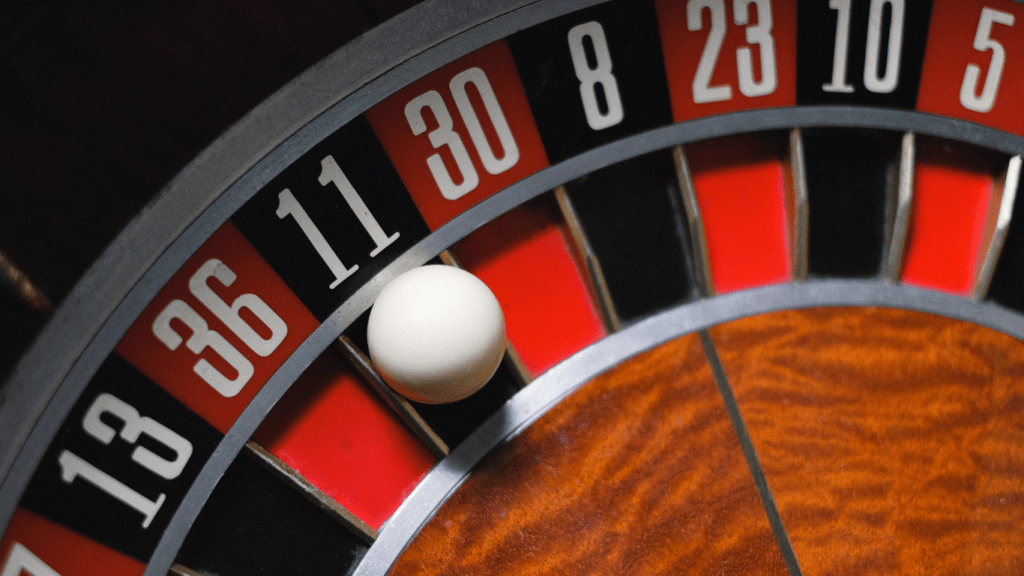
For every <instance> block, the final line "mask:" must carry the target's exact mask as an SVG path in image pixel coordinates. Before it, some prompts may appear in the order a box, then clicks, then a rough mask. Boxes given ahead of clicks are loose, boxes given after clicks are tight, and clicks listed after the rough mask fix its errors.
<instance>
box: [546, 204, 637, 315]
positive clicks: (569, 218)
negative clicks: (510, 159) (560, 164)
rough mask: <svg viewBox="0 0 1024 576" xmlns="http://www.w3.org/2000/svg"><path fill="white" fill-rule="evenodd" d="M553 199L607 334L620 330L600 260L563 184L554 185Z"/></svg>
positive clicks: (616, 312)
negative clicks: (560, 213)
mask: <svg viewBox="0 0 1024 576" xmlns="http://www.w3.org/2000/svg"><path fill="white" fill-rule="evenodd" d="M554 194H555V201H556V202H558V208H559V210H560V211H561V212H562V218H563V219H564V220H565V224H566V226H567V227H568V228H569V235H570V236H571V237H572V241H573V244H575V247H576V252H577V253H579V255H580V256H579V257H580V260H582V261H583V271H584V273H585V274H586V275H587V280H588V281H589V283H590V286H591V290H593V292H594V296H593V298H594V299H595V300H596V301H597V308H598V310H600V312H601V322H602V323H603V324H604V329H605V331H606V332H608V333H609V334H611V333H613V332H618V331H619V330H622V322H621V321H620V320H619V313H618V311H616V310H615V302H613V301H612V294H611V291H609V290H608V282H607V281H606V280H605V278H604V270H602V269H601V261H600V259H598V257H597V254H596V253H595V252H594V249H593V248H592V247H591V246H590V240H588V239H587V232H586V230H584V229H583V223H582V222H580V217H579V216H578V215H577V214H576V207H575V206H573V205H572V199H570V198H569V193H568V192H566V190H565V186H556V187H555V192H554Z"/></svg>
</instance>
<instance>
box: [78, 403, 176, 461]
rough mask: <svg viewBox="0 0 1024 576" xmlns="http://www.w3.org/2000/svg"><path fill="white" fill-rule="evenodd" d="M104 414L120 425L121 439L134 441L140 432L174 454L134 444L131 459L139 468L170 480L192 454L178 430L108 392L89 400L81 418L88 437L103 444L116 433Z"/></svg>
mask: <svg viewBox="0 0 1024 576" xmlns="http://www.w3.org/2000/svg"><path fill="white" fill-rule="evenodd" d="M104 414H110V415H111V416H115V417H116V418H117V419H119V420H120V421H121V422H124V427H123V428H121V438H122V439H123V440H126V441H127V442H130V443H132V444H135V443H136V442H138V441H139V437H140V436H141V435H143V434H145V435H146V436H149V437H150V438H152V439H153V440H156V441H157V442H160V443H161V444H163V445H164V446H166V447H167V448H169V449H170V450H171V452H173V453H174V460H167V459H165V458H161V457H159V456H157V455H156V454H154V453H153V452H151V451H150V450H149V449H148V448H146V447H144V446H136V447H135V451H134V452H132V460H134V461H135V462H136V463H137V464H139V465H140V466H142V467H143V468H145V469H147V470H149V471H150V472H153V473H154V474H157V475H159V476H162V477H163V478H166V479H168V480H174V479H175V478H177V477H178V476H179V475H181V471H182V470H184V469H185V464H187V463H188V459H189V458H191V457H192V443H191V442H189V441H188V440H186V439H184V438H182V437H181V435H179V434H178V433H176V432H174V431H173V430H171V429H170V428H168V427H166V426H164V425H163V424H161V423H159V422H157V421H156V420H153V419H152V418H150V417H148V416H146V417H143V416H142V415H141V414H139V411H138V410H136V409H135V408H133V407H131V406H130V405H128V404H127V403H126V402H124V401H123V400H121V399H120V398H118V397H116V396H113V395H111V394H100V395H99V397H97V398H96V400H95V401H94V402H93V403H92V406H91V407H90V408H89V411H88V412H86V413H85V417H84V418H83V419H82V428H84V429H85V431H86V432H88V433H89V435H90V436H92V437H93V438H95V439H97V440H99V441H100V442H102V443H104V444H110V443H111V442H112V441H113V440H114V436H115V435H117V432H116V431H115V430H114V429H113V428H111V427H110V426H108V425H107V424H105V423H104V422H103V421H102V420H101V419H100V417H101V416H103V415H104Z"/></svg>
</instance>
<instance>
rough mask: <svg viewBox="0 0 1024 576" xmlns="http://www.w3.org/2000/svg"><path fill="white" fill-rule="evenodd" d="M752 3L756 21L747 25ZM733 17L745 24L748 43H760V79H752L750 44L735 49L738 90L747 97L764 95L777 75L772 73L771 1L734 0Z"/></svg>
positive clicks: (740, 23)
mask: <svg viewBox="0 0 1024 576" xmlns="http://www.w3.org/2000/svg"><path fill="white" fill-rule="evenodd" d="M751 4H753V5H754V7H755V8H756V9H757V25H756V26H747V23H748V22H749V18H750V15H749V13H748V10H749V9H750V5H751ZM733 20H735V22H736V24H738V25H740V26H747V43H748V44H757V45H758V46H759V47H760V51H761V54H760V59H761V81H760V82H757V81H755V80H754V64H753V56H752V55H751V53H750V48H747V47H746V46H743V47H741V48H738V49H737V50H736V66H737V68H738V71H739V83H740V92H742V93H743V95H744V96H747V97H748V98H753V97H755V96H767V95H768V94H771V93H772V92H775V88H776V86H777V85H778V77H777V75H776V73H775V39H774V38H772V5H771V2H770V0H735V1H734V2H733Z"/></svg>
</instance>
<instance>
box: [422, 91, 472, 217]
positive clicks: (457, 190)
mask: <svg viewBox="0 0 1024 576" xmlns="http://www.w3.org/2000/svg"><path fill="white" fill-rule="evenodd" d="M424 108H429V109H430V111H431V113H433V114H434V118H435V119H437V124H438V126H437V128H436V129H434V131H433V132H431V133H430V143H431V144H433V146H434V148H435V149H437V148H440V147H442V146H447V147H448V150H449V151H450V152H451V153H452V156H454V157H455V165H456V166H458V168H459V172H460V173H461V175H462V182H461V183H459V184H456V183H455V181H454V180H453V179H452V176H451V174H449V173H448V169H447V168H445V167H444V160H442V159H441V155H440V154H434V155H432V156H430V157H429V158H427V166H429V167H430V173H431V174H432V175H433V176H434V181H435V182H437V187H438V188H440V189H441V195H442V196H444V197H445V198H447V199H449V200H456V199H458V198H461V197H463V196H465V195H466V194H469V192H470V191H471V190H473V189H474V188H476V186H477V184H479V183H480V177H479V176H478V175H477V173H476V168H473V160H472V159H470V157H469V152H468V151H466V145H465V144H463V143H462V138H459V135H458V134H456V133H455V130H454V128H455V122H453V121H452V116H451V114H449V113H448V107H447V106H445V105H444V99H443V98H441V95H440V94H439V93H438V92H437V91H436V90H431V91H430V92H427V93H425V94H421V95H419V96H417V97H415V98H413V99H412V101H410V102H409V103H408V104H406V106H405V118H406V120H408V121H409V126H410V127H411V128H412V133H413V135H414V136H419V135H420V134H423V133H424V132H426V131H427V123H426V122H425V121H424V120H423V109H424Z"/></svg>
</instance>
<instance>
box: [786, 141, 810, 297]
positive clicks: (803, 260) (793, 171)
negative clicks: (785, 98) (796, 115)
mask: <svg viewBox="0 0 1024 576" xmlns="http://www.w3.org/2000/svg"><path fill="white" fill-rule="evenodd" d="M806 166H807V165H806V164H805V163H804V139H803V134H802V133H801V131H800V129H799V128H796V129H794V130H790V131H789V175H790V179H791V180H792V186H793V189H792V190H790V191H788V192H789V193H790V194H792V208H793V214H792V215H791V216H790V226H791V229H790V236H791V237H790V242H791V244H792V246H791V250H790V251H791V256H790V257H791V265H792V267H793V280H794V281H796V282H803V281H804V280H807V270H808V267H809V260H808V258H809V256H808V234H809V228H810V207H809V205H808V199H807V167H806Z"/></svg>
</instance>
